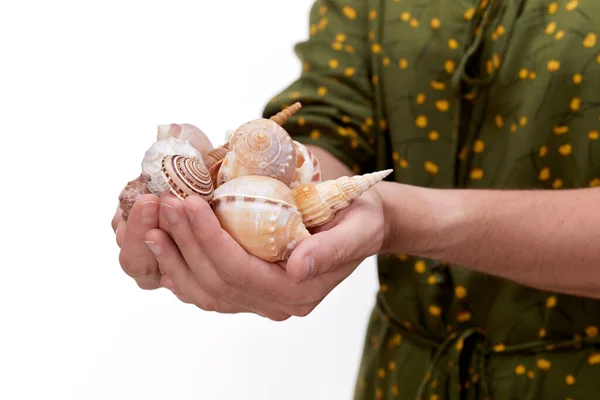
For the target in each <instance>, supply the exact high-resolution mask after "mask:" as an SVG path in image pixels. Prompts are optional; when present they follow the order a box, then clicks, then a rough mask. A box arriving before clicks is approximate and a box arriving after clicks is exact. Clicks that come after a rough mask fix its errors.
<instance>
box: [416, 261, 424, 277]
mask: <svg viewBox="0 0 600 400" xmlns="http://www.w3.org/2000/svg"><path fill="white" fill-rule="evenodd" d="M415 271H416V272H417V273H419V274H423V273H425V261H423V260H419V261H417V262H416V263H415Z"/></svg>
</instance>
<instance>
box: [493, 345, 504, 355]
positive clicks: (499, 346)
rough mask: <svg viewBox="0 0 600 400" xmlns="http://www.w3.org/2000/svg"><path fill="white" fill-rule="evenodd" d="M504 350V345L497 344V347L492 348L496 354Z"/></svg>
mask: <svg viewBox="0 0 600 400" xmlns="http://www.w3.org/2000/svg"><path fill="white" fill-rule="evenodd" d="M504 350H506V346H505V345H504V343H498V344H497V345H495V346H494V351H495V352H496V353H501V352H503V351H504Z"/></svg>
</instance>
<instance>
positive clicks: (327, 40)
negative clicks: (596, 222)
mask: <svg viewBox="0 0 600 400" xmlns="http://www.w3.org/2000/svg"><path fill="white" fill-rule="evenodd" d="M599 27H600V1H598V0H579V1H578V0H570V1H564V0H561V1H551V0H523V1H522V0H502V1H494V0H489V1H486V0H482V1H476V0H364V1H359V0H330V1H325V0H321V1H318V2H316V4H315V5H314V7H313V8H312V10H311V14H310V38H309V39H308V40H307V41H305V42H302V43H299V44H298V45H297V46H296V53H297V54H298V56H299V58H300V60H301V62H302V73H301V76H300V77H299V79H298V80H297V81H295V82H293V83H292V84H291V85H290V86H289V87H287V88H285V90H283V91H282V92H281V93H280V94H278V95H277V96H276V97H274V98H273V99H272V101H271V102H270V103H269V104H268V105H267V106H266V108H265V111H264V115H265V117H268V116H271V115H273V114H274V113H276V112H277V111H279V110H281V109H282V108H285V107H287V106H288V105H290V104H292V103H293V102H295V101H300V102H302V104H303V106H304V107H303V108H302V109H301V111H300V112H299V113H298V114H296V116H295V117H294V118H292V120H291V121H290V122H289V123H288V124H286V126H285V127H286V129H288V130H289V132H290V134H292V135H293V137H294V138H295V139H296V140H298V141H300V142H303V143H308V144H313V145H317V146H321V147H323V148H324V149H326V150H329V151H330V152H331V153H333V154H334V155H335V156H337V157H338V158H339V159H340V160H342V161H343V162H345V163H346V164H347V165H348V166H350V167H351V168H352V169H353V170H354V171H355V172H357V173H359V172H360V173H366V172H371V171H375V170H381V169H387V168H393V169H394V174H393V179H394V180H395V181H397V182H402V183H406V184H411V185H418V186H426V187H436V188H495V189H509V188H510V189H546V190H561V189H569V188H581V187H590V186H600V139H599V138H600V37H599V35H600V32H599ZM599 190H600V189H599ZM573 206H574V207H576V205H573ZM524 267H525V266H524ZM597 267H599V268H600V266H597ZM564 268H569V266H568V265H564ZM378 270H379V279H380V285H381V286H380V290H379V292H378V294H377V301H376V306H375V308H374V310H373V315H372V318H371V320H370V323H369V326H368V333H367V337H366V340H365V347H364V357H363V360H362V363H361V366H360V371H359V374H358V378H357V382H356V394H355V399H356V400H367V399H369V400H370V399H377V400H380V399H404V400H407V399H409V400H412V399H426V400H444V399H452V400H455V399H472V400H475V399H477V400H479V399H481V400H483V399H494V400H509V399H544V400H554V399H557V400H558V399H560V400H564V399H574V400H582V399H586V400H587V399H590V400H592V399H600V338H599V336H598V333H599V332H598V329H599V326H600V301H596V300H592V299H585V298H578V297H575V296H568V295H564V294H559V293H549V292H544V291H540V290H536V289H533V288H529V287H525V286H522V285H519V284H516V283H514V282H511V281H508V280H504V279H499V278H495V277H492V276H489V275H486V274H483V273H479V272H474V271H472V270H469V269H466V268H463V267H461V266H460V265H448V264H446V263H443V262H439V261H436V260H430V259H423V258H418V257H413V256H410V255H404V254H396V255H391V256H380V257H379V258H378Z"/></svg>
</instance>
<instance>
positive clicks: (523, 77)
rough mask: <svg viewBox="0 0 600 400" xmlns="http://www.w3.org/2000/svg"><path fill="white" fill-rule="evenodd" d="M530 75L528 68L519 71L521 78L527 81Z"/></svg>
mask: <svg viewBox="0 0 600 400" xmlns="http://www.w3.org/2000/svg"><path fill="white" fill-rule="evenodd" d="M528 75H529V71H527V68H521V70H520V71H519V78H521V79H526V78H527V76H528Z"/></svg>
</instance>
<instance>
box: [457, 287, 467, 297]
mask: <svg viewBox="0 0 600 400" xmlns="http://www.w3.org/2000/svg"><path fill="white" fill-rule="evenodd" d="M454 295H455V296H456V297H457V298H459V299H464V298H465V297H467V289H466V288H465V287H464V286H461V285H458V286H457V287H455V288H454Z"/></svg>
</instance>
